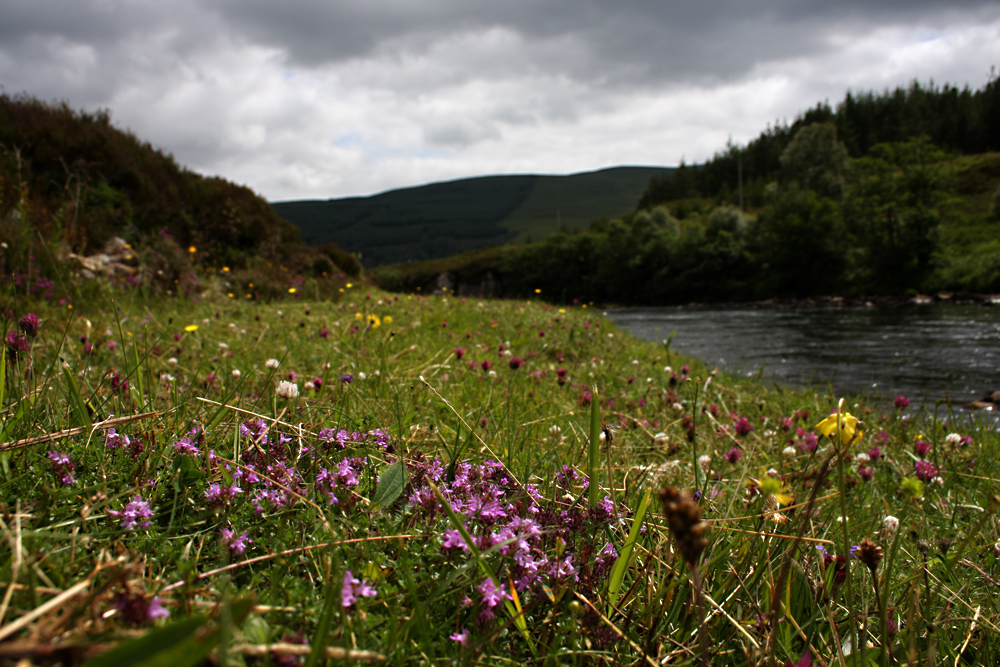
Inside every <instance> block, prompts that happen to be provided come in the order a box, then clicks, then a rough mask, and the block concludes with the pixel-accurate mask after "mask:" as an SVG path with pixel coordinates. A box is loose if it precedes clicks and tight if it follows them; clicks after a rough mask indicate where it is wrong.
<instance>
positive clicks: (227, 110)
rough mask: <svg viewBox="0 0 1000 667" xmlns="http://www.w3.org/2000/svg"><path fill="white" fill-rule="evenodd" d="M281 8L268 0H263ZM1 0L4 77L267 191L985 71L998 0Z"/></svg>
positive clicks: (632, 136) (731, 127)
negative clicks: (941, 1)
mask: <svg viewBox="0 0 1000 667" xmlns="http://www.w3.org/2000/svg"><path fill="white" fill-rule="evenodd" d="M278 7H280V8H281V10H280V11H278V10H277V8H278ZM836 10H837V11H833V9H831V7H830V6H829V4H828V3H825V2H823V3H820V2H816V3H815V4H807V3H805V2H789V1H788V0H772V3H771V4H769V5H767V6H761V7H755V8H753V9H752V11H751V8H749V7H747V6H746V5H745V4H744V3H736V2H733V3H731V4H729V5H728V6H726V5H723V4H721V3H715V4H712V5H708V4H706V5H705V6H701V5H698V6H695V5H692V4H688V3H679V2H677V3H673V2H665V3H662V4H661V3H652V4H650V3H645V2H620V3H616V4H615V5H610V4H606V3H601V2H597V1H596V0H580V1H579V2H577V3H574V5H573V7H572V9H571V10H569V11H567V8H566V5H565V4H562V3H557V2H545V1H539V0H532V1H528V0H510V1H509V2H505V3H494V4H492V5H489V6H483V7H477V8H476V10H475V11H472V10H471V9H470V6H469V5H468V4H467V3H458V2H456V1H455V0H433V1H429V2H427V3H421V4H420V5H414V4H412V3H400V2H397V1H392V0H381V1H380V0H364V1H362V0H350V1H347V0H345V1H343V2H336V3H327V2H323V3H319V2H317V3H307V2H295V3H285V4H281V5H275V4H273V3H271V2H270V1H269V0H266V1H265V0H239V2H236V0H232V2H226V1H225V0H220V1H219V2H216V3H213V4H211V5H208V4H202V3H198V2H188V1H181V0H175V1H174V2H164V3H153V2H151V1H147V0H130V1H126V2H121V3H118V2H115V3H112V2H97V1H94V0H73V1H72V2H70V0H36V1H35V2H32V3H23V2H19V0H0V14H2V15H4V16H5V18H7V20H6V21H5V23H4V26H3V27H0V85H3V87H4V90H5V91H6V92H8V93H17V92H21V91H25V92H28V93H29V94H32V95H35V96H37V97H40V98H42V99H46V100H52V99H58V100H65V101H67V102H68V103H69V104H71V105H72V106H77V107H83V108H86V109H89V110H93V109H95V108H97V107H104V108H108V109H110V110H111V112H112V118H113V119H114V121H115V122H116V123H117V124H119V125H120V126H123V127H127V128H130V129H131V130H132V131H134V132H135V133H136V134H137V135H138V136H139V137H140V138H142V139H144V140H148V141H150V142H151V143H153V144H154V145H157V146H159V147H161V148H163V149H164V150H165V151H167V152H170V153H173V154H174V156H175V157H176V159H177V160H178V161H179V162H180V163H181V164H184V165H186V166H189V167H191V168H193V169H196V170H198V171H201V172H204V173H208V174H219V175H222V176H224V177H226V178H229V179H231V180H234V181H236V182H239V183H244V184H247V185H250V186H251V187H253V188H254V189H256V190H257V191H259V192H261V193H262V194H264V195H265V196H267V197H268V198H270V199H275V200H276V199H288V198H305V197H316V198H326V197H335V196H348V195H357V194H369V193H372V192H377V191H382V190H386V189H390V188H394V187H402V186H407V185H417V184H421V183H426V182H429V181H434V180H442V179H449V178H458V177H464V176H474V175H480V174H488V173H525V172H537V173H569V172H575V171H583V170H589V169H596V168H600V167H605V166H613V165H619V164H676V163H677V162H679V161H680V159H681V158H682V157H683V158H685V159H686V160H687V161H688V162H689V163H690V162H697V161H701V160H704V159H706V158H708V157H711V155H712V154H713V153H714V152H716V151H717V150H721V149H723V148H724V146H725V143H726V141H727V140H728V139H730V138H732V140H733V141H735V142H737V143H743V142H746V141H748V140H749V139H752V138H753V137H755V136H756V135H757V134H758V133H759V132H760V131H761V130H763V129H764V128H765V127H766V125H767V124H768V123H773V122H774V121H776V120H782V119H784V120H791V119H793V118H794V116H795V115H796V114H797V113H799V112H801V111H803V110H805V109H806V108H808V107H810V106H813V105H814V104H815V103H817V102H820V101H823V100H828V101H830V102H831V103H836V102H837V101H839V100H840V99H842V97H843V95H844V93H845V92H846V91H847V90H848V89H851V90H869V89H874V90H882V89H884V88H886V87H893V86H897V85H907V84H908V83H909V82H910V81H912V80H914V79H917V80H920V81H921V82H924V83H926V82H927V81H929V80H932V79H933V80H934V81H935V82H936V83H938V84H943V83H952V84H957V85H959V86H964V85H969V86H971V87H973V88H977V87H980V86H981V85H983V84H984V83H985V82H986V76H987V74H988V72H989V68H990V66H991V65H994V64H1000V46H998V45H1000V7H998V6H997V5H996V4H995V3H974V2H969V3H965V6H961V5H959V4H955V3H952V4H951V5H949V6H948V7H941V6H939V5H937V4H936V3H932V2H925V3H920V2H909V3H900V4H899V5H894V4H893V3H891V2H883V3H874V4H873V3H860V2H859V3H858V4H856V5H852V4H851V3H841V4H839V5H838V6H837V8H836Z"/></svg>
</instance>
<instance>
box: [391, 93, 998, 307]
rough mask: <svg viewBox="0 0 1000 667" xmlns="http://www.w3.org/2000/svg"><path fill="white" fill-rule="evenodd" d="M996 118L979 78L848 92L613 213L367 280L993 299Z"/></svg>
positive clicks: (628, 293)
mask: <svg viewBox="0 0 1000 667" xmlns="http://www.w3.org/2000/svg"><path fill="white" fill-rule="evenodd" d="M997 118H1000V81H998V80H997V79H996V78H995V77H994V78H992V79H991V81H990V82H989V83H988V84H987V85H986V86H984V87H983V88H981V89H979V90H976V91H972V90H970V89H968V88H965V89H958V88H955V87H953V86H947V85H946V86H944V87H937V86H934V85H926V86H925V85H921V84H918V83H913V84H912V85H911V86H909V87H908V88H899V89H896V90H894V91H885V92H883V93H871V92H867V93H848V94H847V95H846V96H845V98H844V99H843V100H842V101H841V102H840V103H838V104H837V105H836V106H835V107H834V106H831V105H830V104H828V103H823V104H819V105H817V106H816V107H814V108H812V109H810V110H809V111H807V112H805V113H803V114H802V115H801V116H800V117H799V118H797V119H796V120H795V121H794V122H793V123H791V124H786V123H777V124H775V125H773V126H771V127H769V128H767V129H766V130H765V131H763V132H762V133H761V134H760V135H759V136H758V137H757V138H756V139H754V140H752V141H750V142H749V143H748V144H747V145H745V146H737V145H734V144H730V145H728V146H726V147H725V149H724V150H722V151H720V152H719V153H717V154H716V155H715V156H714V157H713V158H712V159H711V160H709V161H707V162H706V163H704V164H700V165H686V164H683V163H682V164H681V165H680V166H679V168H678V169H676V170H675V171H674V172H672V173H670V174H666V175H663V176H656V177H654V178H652V179H651V181H650V183H649V187H648V188H647V190H646V192H645V193H644V194H643V195H642V197H641V199H640V200H639V202H638V203H637V206H636V210H635V211H634V212H633V213H632V214H630V215H628V216H624V217H622V218H619V219H599V220H595V221H593V222H592V223H591V224H590V225H589V227H588V228H587V229H586V230H583V231H581V232H576V233H573V232H561V233H557V234H555V235H553V236H551V237H549V238H548V239H546V240H545V241H544V242H541V243H536V244H529V245H523V246H512V247H507V248H496V249H493V250H490V251H480V252H477V253H472V254H469V255H464V256H459V257H456V258H453V259H452V260H450V261H438V262H431V263H426V264H413V265H396V266H390V267H380V268H379V269H378V270H377V271H376V272H375V275H376V276H377V277H378V279H379V281H380V282H381V283H382V284H383V285H384V286H386V287H388V288H393V289H416V288H417V287H420V288H421V289H426V287H427V285H429V284H430V283H431V282H432V280H433V279H434V277H435V276H438V275H440V274H441V273H442V272H448V273H449V276H450V280H451V282H453V283H455V284H456V285H458V286H459V288H461V286H462V285H466V286H467V287H468V289H469V290H472V291H475V289H477V288H478V287H479V286H480V285H481V284H482V281H483V279H484V276H485V275H487V274H489V276H490V278H491V279H492V280H495V281H498V282H499V284H501V285H502V289H503V290H504V293H506V294H510V295H527V294H532V293H535V290H541V293H542V294H545V295H546V297H547V298H551V299H555V300H561V301H572V300H573V299H577V300H581V301H597V302H615V303H630V304H666V303H683V302H688V301H738V300H755V299H766V298H772V297H807V296H821V295H830V294H835V293H836V294H847V295H851V294H856V295H900V296H902V295H906V294H913V293H920V292H936V291H956V292H991V291H1000V245H998V241H997V234H996V231H997V229H998V227H1000V155H998V153H997V151H1000V124H998V123H997V122H996V121H995V119H997Z"/></svg>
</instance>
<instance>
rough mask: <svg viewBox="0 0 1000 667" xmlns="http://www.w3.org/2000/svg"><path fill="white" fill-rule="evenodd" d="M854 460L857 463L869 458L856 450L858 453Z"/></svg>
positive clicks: (864, 461) (866, 461)
mask: <svg viewBox="0 0 1000 667" xmlns="http://www.w3.org/2000/svg"><path fill="white" fill-rule="evenodd" d="M854 460H855V461H857V462H858V463H868V462H869V461H871V458H870V457H869V456H868V454H866V453H864V452H858V455H857V456H855V457H854Z"/></svg>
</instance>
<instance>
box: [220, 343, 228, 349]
mask: <svg viewBox="0 0 1000 667" xmlns="http://www.w3.org/2000/svg"><path fill="white" fill-rule="evenodd" d="M219 349H220V350H228V349H229V345H227V344H226V343H219Z"/></svg>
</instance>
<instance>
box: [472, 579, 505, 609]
mask: <svg viewBox="0 0 1000 667" xmlns="http://www.w3.org/2000/svg"><path fill="white" fill-rule="evenodd" d="M476 590H477V591H479V594H480V595H482V596H483V606H484V608H488V609H492V608H493V607H495V606H497V605H498V604H500V602H502V601H503V600H510V599H511V597H510V593H508V592H507V591H506V590H504V589H503V588H502V587H501V588H497V585H496V583H494V581H493V579H492V578H490V577H486V579H484V580H483V583H481V584H479V585H478V586H476Z"/></svg>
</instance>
